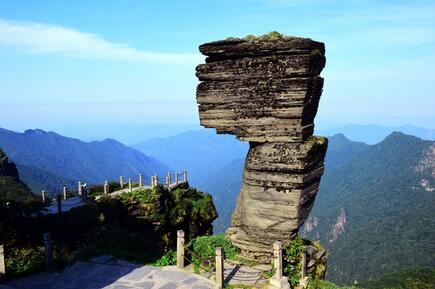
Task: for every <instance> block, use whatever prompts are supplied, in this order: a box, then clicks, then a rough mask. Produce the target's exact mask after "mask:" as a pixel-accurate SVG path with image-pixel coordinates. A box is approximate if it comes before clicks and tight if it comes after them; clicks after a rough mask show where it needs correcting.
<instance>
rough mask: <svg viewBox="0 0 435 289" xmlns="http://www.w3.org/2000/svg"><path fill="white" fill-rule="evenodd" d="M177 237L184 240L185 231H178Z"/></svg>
mask: <svg viewBox="0 0 435 289" xmlns="http://www.w3.org/2000/svg"><path fill="white" fill-rule="evenodd" d="M177 237H179V238H184V231H183V230H178V231H177Z"/></svg>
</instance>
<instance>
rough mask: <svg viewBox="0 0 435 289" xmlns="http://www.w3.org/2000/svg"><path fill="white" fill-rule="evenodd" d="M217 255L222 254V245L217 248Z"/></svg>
mask: <svg viewBox="0 0 435 289" xmlns="http://www.w3.org/2000/svg"><path fill="white" fill-rule="evenodd" d="M215 252H216V256H222V247H216V248H215Z"/></svg>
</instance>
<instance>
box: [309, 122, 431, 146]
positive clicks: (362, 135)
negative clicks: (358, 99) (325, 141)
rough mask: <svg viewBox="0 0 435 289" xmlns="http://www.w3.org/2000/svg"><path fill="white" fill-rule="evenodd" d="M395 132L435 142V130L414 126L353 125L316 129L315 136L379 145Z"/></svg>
mask: <svg viewBox="0 0 435 289" xmlns="http://www.w3.org/2000/svg"><path fill="white" fill-rule="evenodd" d="M394 131H397V132H402V133H404V134H408V135H413V136H416V137H418V138H421V139H423V140H435V129H428V128H424V127H417V126H413V125H402V126H382V125H374V124H372V125H356V124H351V125H344V126H337V127H329V128H323V129H316V130H315V134H317V135H324V136H332V135H335V134H339V133H341V134H344V135H345V136H346V137H347V138H348V139H350V140H352V141H360V142H364V143H366V144H377V143H379V142H381V141H382V140H383V139H385V138H386V137H387V136H388V135H390V134H391V133H392V132H394Z"/></svg>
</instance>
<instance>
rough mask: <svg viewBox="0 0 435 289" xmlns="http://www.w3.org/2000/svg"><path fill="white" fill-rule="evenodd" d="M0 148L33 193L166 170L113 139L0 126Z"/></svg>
mask: <svg viewBox="0 0 435 289" xmlns="http://www.w3.org/2000/svg"><path fill="white" fill-rule="evenodd" d="M0 147H1V148H3V149H4V151H5V152H6V153H7V154H8V155H9V157H10V159H11V160H13V161H14V162H15V163H16V164H17V166H18V168H19V169H22V170H23V174H22V179H23V181H24V182H25V183H27V184H29V186H31V188H32V189H34V190H35V192H39V190H40V189H41V187H42V186H46V187H48V188H47V189H46V190H48V191H50V190H53V189H55V188H54V186H58V185H68V184H71V183H72V181H77V180H82V181H84V182H88V183H90V184H93V183H102V182H104V180H118V179H119V176H121V175H123V176H124V177H125V178H126V179H127V178H129V177H131V178H134V180H136V179H137V177H138V173H142V174H143V176H144V178H145V179H144V180H145V181H146V182H149V178H150V176H151V175H153V174H159V175H160V176H162V177H163V175H164V174H166V173H167V172H168V171H169V170H170V169H169V168H168V167H167V166H166V165H164V164H163V163H161V162H160V161H158V160H156V159H154V158H152V157H149V156H146V155H144V154H143V153H141V152H140V151H138V150H135V149H133V148H130V147H127V146H125V145H123V144H122V143H120V142H117V141H116V140H113V139H106V140H104V141H92V142H83V141H80V140H78V139H73V138H67V137H64V136H61V135H59V134H56V133H54V132H45V131H43V130H39V129H36V130H27V131H25V132H24V133H16V132H12V131H8V130H4V129H0ZM60 189H61V187H60V188H59V190H60Z"/></svg>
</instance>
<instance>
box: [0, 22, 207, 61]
mask: <svg viewBox="0 0 435 289" xmlns="http://www.w3.org/2000/svg"><path fill="white" fill-rule="evenodd" d="M0 45H5V46H11V47H16V48H18V49H21V50H23V51H24V52H29V53H35V54H61V55H65V56H69V57H78V58H107V59H118V60H133V61H145V62H157V63H198V62H201V56H200V55H199V54H188V53H186V54H182V53H158V52H151V51H145V50H137V49H135V48H132V47H130V46H128V45H126V44H120V43H112V42H109V41H107V40H105V39H104V38H102V37H101V36H99V35H97V34H92V33H86V32H81V31H78V30H74V29H69V28H65V27H62V26H58V25H48V24H43V23H36V22H14V21H8V20H2V19H0Z"/></svg>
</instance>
